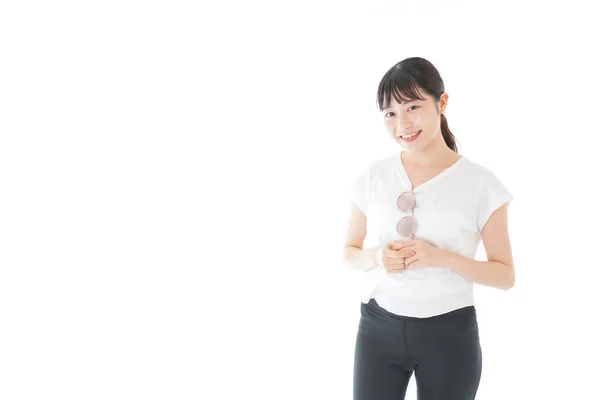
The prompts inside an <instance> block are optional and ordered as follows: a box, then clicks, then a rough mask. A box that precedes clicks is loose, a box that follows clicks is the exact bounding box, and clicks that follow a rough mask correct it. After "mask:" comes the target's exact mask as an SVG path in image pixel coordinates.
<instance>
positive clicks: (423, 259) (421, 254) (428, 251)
mask: <svg viewBox="0 0 600 400" xmlns="http://www.w3.org/2000/svg"><path fill="white" fill-rule="evenodd" d="M392 249H393V250H400V249H406V250H412V251H414V252H415V255H414V256H412V257H406V259H405V261H406V268H407V269H412V268H415V267H427V266H440V265H444V264H445V262H444V260H446V258H447V257H448V251H447V250H444V249H440V248H439V247H435V246H433V245H431V244H429V243H427V242H426V241H424V240H421V239H414V240H406V241H402V242H399V243H398V244H395V245H394V247H392Z"/></svg>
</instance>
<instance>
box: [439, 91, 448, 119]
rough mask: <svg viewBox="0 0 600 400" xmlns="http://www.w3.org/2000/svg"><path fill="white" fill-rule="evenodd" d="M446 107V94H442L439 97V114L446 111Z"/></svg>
mask: <svg viewBox="0 0 600 400" xmlns="http://www.w3.org/2000/svg"><path fill="white" fill-rule="evenodd" d="M447 105H448V93H446V92H444V93H442V95H441V96H440V114H443V113H444V112H445V111H446V106H447Z"/></svg>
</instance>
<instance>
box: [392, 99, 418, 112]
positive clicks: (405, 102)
mask: <svg viewBox="0 0 600 400" xmlns="http://www.w3.org/2000/svg"><path fill="white" fill-rule="evenodd" d="M415 101H422V100H421V99H414V100H409V101H403V102H402V103H400V104H401V105H402V104H408V103H414V102H415ZM390 108H392V106H387V107H386V108H384V110H389V109H390Z"/></svg>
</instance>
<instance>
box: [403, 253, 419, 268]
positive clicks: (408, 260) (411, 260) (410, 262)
mask: <svg viewBox="0 0 600 400" xmlns="http://www.w3.org/2000/svg"><path fill="white" fill-rule="evenodd" d="M417 260H419V255H418V254H415V255H414V256H412V257H406V261H405V263H406V266H407V267H408V266H409V265H410V264H412V263H413V262H415V261H417Z"/></svg>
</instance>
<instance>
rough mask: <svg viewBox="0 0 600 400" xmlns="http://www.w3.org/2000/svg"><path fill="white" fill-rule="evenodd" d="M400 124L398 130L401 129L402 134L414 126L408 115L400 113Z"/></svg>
mask: <svg viewBox="0 0 600 400" xmlns="http://www.w3.org/2000/svg"><path fill="white" fill-rule="evenodd" d="M398 124H399V125H398V128H400V129H401V131H402V132H405V131H406V130H407V129H409V128H410V127H411V126H412V121H411V120H410V117H409V116H408V115H407V114H406V113H400V114H398Z"/></svg>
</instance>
